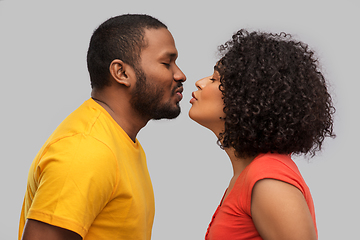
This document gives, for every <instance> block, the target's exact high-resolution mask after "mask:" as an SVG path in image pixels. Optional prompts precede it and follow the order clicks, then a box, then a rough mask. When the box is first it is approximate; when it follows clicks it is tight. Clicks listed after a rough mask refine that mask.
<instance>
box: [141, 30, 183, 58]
mask: <svg viewBox="0 0 360 240" xmlns="http://www.w3.org/2000/svg"><path fill="white" fill-rule="evenodd" d="M144 40H145V43H146V46H145V48H144V49H143V50H145V51H156V52H157V54H160V55H161V56H164V57H170V58H177V56H178V51H177V49H176V47H175V41H174V39H173V37H172V35H171V33H170V31H169V30H167V29H166V28H159V29H146V30H145V38H144Z"/></svg>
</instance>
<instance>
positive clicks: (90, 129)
mask: <svg viewBox="0 0 360 240" xmlns="http://www.w3.org/2000/svg"><path fill="white" fill-rule="evenodd" d="M219 51H220V53H222V57H221V58H220V60H219V61H218V62H217V63H216V64H215V66H214V72H213V74H212V75H211V76H209V77H205V78H203V79H201V80H199V81H197V82H196V84H195V85H196V87H197V91H195V92H193V94H192V96H193V98H192V99H191V100H190V103H191V104H192V107H191V109H190V111H189V116H190V118H191V119H193V120H194V121H196V122H198V123H199V124H201V125H203V126H205V127H207V128H208V129H210V130H211V131H213V132H214V133H215V135H216V137H217V138H218V144H219V145H220V147H221V148H223V149H224V150H225V151H226V153H227V154H228V156H229V158H230V160H231V163H232V166H233V170H234V176H233V178H232V179H231V181H230V184H229V187H228V188H227V190H226V191H225V194H224V196H223V198H222V200H221V202H220V204H219V206H218V208H217V209H216V211H215V213H214V216H213V218H212V220H211V222H210V224H209V227H208V230H207V232H206V236H205V238H206V239H208V240H214V239H215V240H223V239H229V240H232V239H317V230H316V221H315V211H314V205H313V201H312V198H311V194H310V191H309V188H308V187H307V185H306V183H305V181H304V179H303V178H302V177H301V174H300V172H299V170H298V169H297V167H296V165H295V164H294V162H293V161H292V160H291V154H311V155H313V154H315V152H316V151H317V150H320V149H321V146H322V142H323V140H324V138H325V137H329V136H330V137H334V134H333V118H332V115H333V112H334V108H333V106H332V102H331V97H330V95H329V93H328V91H327V86H326V81H325V80H324V78H323V75H322V74H321V72H319V70H318V67H317V61H316V60H315V59H314V57H313V52H311V51H310V50H309V49H308V48H307V46H306V45H305V44H303V43H301V42H297V41H294V40H292V39H291V37H290V36H287V35H285V34H280V35H277V34H268V33H261V32H251V33H248V32H247V31H245V30H240V31H238V32H237V33H236V34H234V35H233V36H232V38H231V40H229V41H228V42H226V43H225V44H224V45H222V46H220V48H219ZM177 56H178V52H177V49H176V47H175V43H174V39H173V37H172V35H171V33H170V32H169V31H168V30H167V27H166V26H165V25H164V24H163V23H161V22H160V21H158V20H157V19H155V18H153V17H150V16H148V15H137V14H127V15H121V16H117V17H113V18H110V19H109V20H107V21H106V22H104V23H103V24H101V25H100V26H99V27H98V28H97V29H96V30H95V31H94V33H93V35H92V37H91V40H90V45H89V49H88V55H87V64H88V70H89V73H90V80H91V86H92V93H91V98H90V99H89V100H87V101H85V103H84V104H83V105H81V106H80V107H79V108H78V109H77V110H75V111H74V112H73V113H72V114H70V115H69V116H68V117H67V118H66V119H65V120H64V121H63V122H62V123H61V124H60V126H59V127H58V128H57V129H56V130H55V132H54V133H53V134H52V135H51V136H50V137H49V139H48V140H47V142H46V143H45V144H44V146H43V147H42V149H41V150H40V151H39V153H38V155H37V156H36V158H35V159H34V161H33V163H32V165H31V168H30V171H29V176H28V183H27V190H26V194H25V198H24V204H23V208H22V212H21V218H20V227H19V239H25V240H31V239H56V240H57V239H68V240H69V239H97V240H99V239H127V240H128V239H150V238H151V229H152V224H153V218H154V195H153V189H152V185H151V181H150V177H149V173H148V169H147V165H146V159H145V153H144V151H143V149H142V147H141V145H140V143H139V142H138V140H137V139H136V135H137V133H138V132H139V130H140V129H141V128H143V127H144V126H145V125H146V123H147V122H148V121H149V120H151V119H161V118H168V119H171V118H175V117H177V116H178V115H179V114H180V107H179V102H180V101H181V99H182V91H183V86H182V85H183V82H184V81H185V80H186V77H185V75H184V73H183V72H182V71H181V70H180V68H179V67H178V66H177V65H176V59H177ZM185 231H186V230H185Z"/></svg>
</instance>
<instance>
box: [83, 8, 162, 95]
mask: <svg viewBox="0 0 360 240" xmlns="http://www.w3.org/2000/svg"><path fill="white" fill-rule="evenodd" d="M159 28H166V29H167V26H166V25H165V24H163V23H162V22H160V21H159V20H157V19H156V18H154V17H151V16H149V15H145V14H125V15H120V16H116V17H112V18H110V19H108V20H107V21H105V22H104V23H102V24H101V25H100V26H99V27H98V28H97V29H96V30H95V31H94V33H93V35H92V37H91V39H90V44H89V49H88V53H87V66H88V71H89V74H90V81H91V87H92V88H96V89H102V88H104V87H105V86H109V85H110V80H109V75H110V72H109V66H110V63H111V62H112V61H113V60H115V59H120V60H122V61H123V62H124V63H126V64H129V65H130V66H132V67H133V68H134V69H135V70H136V69H137V66H136V65H137V64H138V62H139V58H140V53H141V50H142V48H143V47H145V46H146V42H145V41H144V34H145V29H159Z"/></svg>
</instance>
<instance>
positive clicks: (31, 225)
mask: <svg viewBox="0 0 360 240" xmlns="http://www.w3.org/2000/svg"><path fill="white" fill-rule="evenodd" d="M35 239H36V240H42V239H44V240H50V239H51V240H81V239H82V237H81V236H80V235H78V234H77V233H75V232H72V231H69V230H67V229H64V228H60V227H56V226H53V225H50V224H47V223H43V222H40V221H36V220H32V219H28V220H27V221H26V224H25V228H24V233H23V236H22V240H35Z"/></svg>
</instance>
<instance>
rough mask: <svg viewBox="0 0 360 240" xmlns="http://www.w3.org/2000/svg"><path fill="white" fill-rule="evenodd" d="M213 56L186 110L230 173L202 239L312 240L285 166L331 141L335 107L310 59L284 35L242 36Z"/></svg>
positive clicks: (312, 228)
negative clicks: (210, 135)
mask: <svg viewBox="0 0 360 240" xmlns="http://www.w3.org/2000/svg"><path fill="white" fill-rule="evenodd" d="M219 50H220V53H222V58H221V59H220V60H219V61H218V62H217V64H216V66H215V67H214V73H213V75H212V76H210V77H206V78H204V79H201V80H199V81H197V82H196V87H197V88H198V90H197V91H196V92H194V93H193V98H192V99H191V100H190V103H191V104H192V107H191V109H190V111H189V116H190V118H191V119H193V120H194V121H196V122H198V123H199V124H201V125H203V126H205V127H207V128H209V129H210V130H211V131H213V132H214V133H215V135H216V136H217V138H218V144H219V145H220V147H221V148H223V149H224V150H225V151H226V153H227V154H228V156H229V158H230V160H231V163H232V167H233V172H234V175H233V177H232V179H231V181H230V184H229V187H228V188H227V190H226V192H225V194H224V196H223V198H222V200H221V202H220V205H219V207H218V208H217V210H216V211H215V213H214V216H213V218H212V221H211V223H210V224H209V227H208V231H207V233H206V239H207V240H223V239H227V240H233V239H276V240H281V239H286V240H289V239H307V240H309V239H317V228H316V221H315V211H314V204H313V200H312V197H311V194H310V191H309V188H308V187H307V185H306V183H305V181H304V179H303V178H302V177H301V174H300V172H299V170H298V168H297V167H296V165H295V163H294V162H293V161H292V160H291V155H292V154H305V155H310V156H311V157H312V156H314V155H315V153H316V152H317V151H319V150H321V146H322V143H323V140H324V138H325V137H335V134H334V133H333V114H334V112H335V108H334V107H333V105H332V100H331V96H330V94H329V93H328V91H327V85H326V81H325V79H324V77H323V75H322V74H321V72H320V71H319V68H318V66H317V64H318V62H317V60H316V59H315V58H314V53H313V52H312V51H311V50H309V48H308V46H307V45H305V44H303V43H301V42H298V41H294V40H293V39H292V38H291V36H289V35H287V34H284V33H282V34H269V33H262V32H251V33H249V32H247V31H246V30H240V31H238V32H237V33H236V34H234V35H233V36H232V39H231V40H229V41H228V42H226V43H225V44H224V45H222V46H220V47H219Z"/></svg>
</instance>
